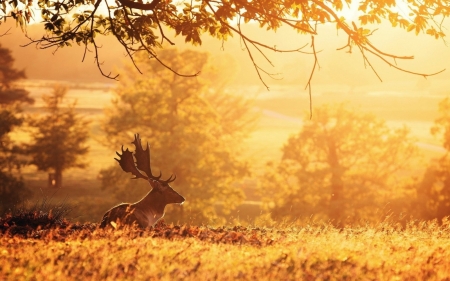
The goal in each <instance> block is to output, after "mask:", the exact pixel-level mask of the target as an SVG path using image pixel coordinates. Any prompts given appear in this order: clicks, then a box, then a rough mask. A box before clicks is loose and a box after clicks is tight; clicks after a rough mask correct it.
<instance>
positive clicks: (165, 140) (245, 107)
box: [101, 50, 255, 221]
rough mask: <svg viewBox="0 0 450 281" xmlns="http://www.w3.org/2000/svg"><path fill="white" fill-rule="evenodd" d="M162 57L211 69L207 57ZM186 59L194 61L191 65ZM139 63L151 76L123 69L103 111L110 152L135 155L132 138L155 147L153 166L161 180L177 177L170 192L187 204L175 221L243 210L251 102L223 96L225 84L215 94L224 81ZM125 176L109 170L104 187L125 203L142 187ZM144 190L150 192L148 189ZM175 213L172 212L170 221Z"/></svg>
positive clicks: (191, 53)
mask: <svg viewBox="0 0 450 281" xmlns="http://www.w3.org/2000/svg"><path fill="white" fill-rule="evenodd" d="M159 57H160V58H161V59H165V60H168V61H170V62H171V63H173V64H178V65H182V66H183V69H186V70H192V69H202V70H205V69H207V68H208V67H209V66H208V56H207V54H205V53H200V52H194V51H183V52H178V51H176V50H164V51H163V52H161V54H160V55H159ZM187 57H189V58H191V59H192V60H189V61H186V59H185V58H187ZM139 62H142V63H143V65H142V68H143V69H151V70H152V71H151V72H146V73H148V75H136V74H137V72H136V70H135V69H134V68H133V67H132V66H131V65H130V66H129V67H128V69H126V70H125V71H124V76H125V77H124V79H121V80H120V82H119V84H118V86H117V88H116V89H115V99H114V100H113V104H112V107H110V108H108V109H107V110H106V113H105V114H106V116H107V119H106V120H105V122H104V125H103V130H104V131H105V133H106V136H107V137H106V140H105V141H106V142H107V144H108V146H109V147H110V148H111V149H114V150H118V149H119V148H120V147H121V146H122V145H124V146H125V148H126V147H129V148H130V149H131V150H133V149H134V147H132V146H131V144H129V143H130V140H132V139H133V134H134V133H139V134H140V135H141V139H142V141H143V143H144V144H145V142H148V143H149V144H150V148H151V153H152V160H151V161H152V165H153V167H152V168H153V169H156V171H158V169H160V170H161V171H162V173H163V179H165V178H168V177H169V175H170V174H169V173H174V174H176V176H177V180H176V181H175V182H174V183H172V186H173V187H174V189H175V190H176V191H177V192H179V193H180V194H181V195H182V196H184V197H185V198H186V203H185V204H184V206H183V209H177V210H179V213H178V215H175V218H177V219H181V218H182V217H183V219H184V220H188V221H190V220H193V221H205V218H208V219H210V220H211V219H214V218H215V217H216V215H215V207H214V205H215V204H216V203H218V202H221V203H222V202H223V203H224V205H225V206H227V207H226V208H225V209H226V210H229V209H231V208H233V207H235V206H237V205H238V204H239V202H240V201H241V199H242V197H243V194H242V191H241V190H240V189H239V186H238V185H237V183H238V182H239V180H240V179H241V178H242V177H243V176H245V175H247V174H248V168H247V164H246V163H245V162H243V161H242V159H241V158H240V153H241V147H242V146H241V143H242V140H243V139H244V138H245V136H246V134H247V133H248V132H249V130H250V128H251V127H252V125H253V123H254V122H253V121H254V120H255V118H254V115H253V114H252V113H251V111H250V110H251V106H250V105H251V104H250V102H249V101H247V100H245V99H243V98H241V97H238V96H237V95H232V94H229V93H226V92H223V91H221V90H220V89H221V87H222V86H220V89H217V85H221V83H219V82H218V81H215V80H213V77H208V76H205V77H204V79H200V78H188V79H185V78H182V77H179V76H178V75H176V74H174V73H172V72H170V71H168V70H167V69H165V68H164V67H162V66H161V65H159V64H158V62H157V61H155V60H150V61H148V60H145V59H144V58H143V57H140V60H139ZM205 72H206V71H205ZM127 144H128V145H127ZM119 170H120V168H119V167H118V165H117V164H116V165H115V166H114V167H113V168H111V170H108V171H103V172H102V173H101V175H102V179H103V184H102V186H103V188H104V189H108V190H110V191H111V192H116V196H117V197H118V199H119V200H124V199H128V198H125V197H122V196H125V194H126V193H128V194H132V193H133V190H134V185H135V184H137V183H136V182H135V181H133V182H131V181H130V180H129V178H130V177H131V176H130V175H129V174H128V175H127V174H125V173H124V172H120V171H119ZM155 173H157V172H155ZM141 181H142V180H141ZM139 185H141V186H147V190H148V183H145V182H144V183H139ZM144 189H145V187H144ZM114 190H124V191H114ZM140 194H141V195H140V196H143V195H144V194H143V193H140ZM137 199H139V198H138V197H134V200H135V201H136V200H137ZM173 208H177V207H173ZM178 208H179V207H178ZM171 214H174V211H173V210H172V211H167V214H166V216H167V215H171ZM172 218H173V217H172Z"/></svg>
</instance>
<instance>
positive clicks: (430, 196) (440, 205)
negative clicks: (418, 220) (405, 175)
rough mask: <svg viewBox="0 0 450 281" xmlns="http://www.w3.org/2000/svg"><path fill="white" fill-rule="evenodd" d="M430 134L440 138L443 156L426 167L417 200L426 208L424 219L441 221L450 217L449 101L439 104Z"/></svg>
mask: <svg viewBox="0 0 450 281" xmlns="http://www.w3.org/2000/svg"><path fill="white" fill-rule="evenodd" d="M431 133H432V134H433V135H435V136H440V137H441V138H442V139H441V141H442V145H443V147H444V148H445V149H446V150H447V151H446V153H445V155H444V156H442V157H441V158H439V159H437V160H435V161H433V162H432V163H430V165H429V166H428V168H427V170H426V172H425V174H424V177H423V179H422V182H421V184H420V186H419V194H420V196H419V199H420V202H421V203H422V204H425V205H426V206H427V212H426V213H425V214H423V216H424V218H427V219H428V218H438V219H442V218H444V217H446V216H448V215H450V172H449V171H450V158H449V157H450V155H449V151H450V99H449V98H448V97H447V98H445V99H444V100H442V101H441V102H440V103H439V117H438V118H437V119H436V120H435V122H434V126H433V127H432V128H431Z"/></svg>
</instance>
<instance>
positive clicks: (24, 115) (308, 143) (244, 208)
mask: <svg viewBox="0 0 450 281" xmlns="http://www.w3.org/2000/svg"><path fill="white" fill-rule="evenodd" d="M159 57H160V58H163V59H164V61H169V62H170V65H177V66H178V68H177V70H178V71H179V72H180V73H196V72H198V71H200V72H201V73H202V75H200V76H198V77H194V78H185V77H180V76H179V75H177V74H175V73H173V72H170V71H169V70H168V69H167V68H164V67H162V66H161V65H160V64H158V63H157V62H156V61H154V60H151V59H150V60H149V59H148V58H147V57H145V56H141V57H138V59H137V60H136V63H137V65H138V67H139V69H140V70H141V71H142V72H143V73H145V74H144V75H141V74H139V73H138V71H137V70H136V68H135V67H134V66H133V65H128V66H126V67H125V68H124V69H123V70H122V71H121V75H120V81H119V82H117V84H115V86H114V88H113V99H112V102H111V104H110V105H109V106H107V107H106V108H105V109H104V114H103V115H102V117H101V118H100V119H99V118H93V117H92V116H87V115H83V114H81V113H80V112H77V110H76V108H77V103H76V101H75V100H70V99H68V98H67V95H66V93H67V91H68V89H67V88H66V87H64V86H61V85H59V86H58V85H55V86H54V87H53V89H52V90H51V91H50V92H48V93H46V94H44V95H43V96H42V102H41V104H42V108H41V109H40V110H34V111H32V110H30V107H29V104H31V103H33V102H34V100H33V99H32V98H31V97H30V94H29V93H28V92H27V91H26V90H25V89H23V88H21V87H20V84H19V83H18V82H19V81H21V80H23V79H25V73H24V72H23V71H18V70H16V69H14V67H13V62H14V60H13V58H12V57H11V55H10V52H9V51H8V50H7V49H5V48H1V47H0V62H1V63H0V140H1V143H0V144H1V146H0V213H1V214H4V213H5V212H8V211H10V210H12V209H14V208H17V206H20V205H21V204H26V202H31V203H33V202H34V201H35V200H38V199H40V198H42V197H43V196H46V195H51V196H53V197H54V199H55V200H60V199H63V198H66V199H67V200H68V202H69V204H71V205H72V206H73V211H72V215H73V216H75V217H76V219H78V220H81V221H98V220H99V218H100V217H101V215H102V214H103V213H104V212H105V211H106V210H107V209H109V208H110V207H111V206H113V205H115V204H117V203H119V202H125V201H137V200H139V199H140V198H141V197H142V196H143V195H144V194H145V193H146V192H147V191H148V189H149V185H148V184H147V183H146V182H145V181H132V180H130V177H131V176H130V174H126V173H124V172H123V171H122V170H121V169H120V167H119V166H118V165H117V163H116V162H115V161H114V160H113V157H114V151H117V150H120V147H121V146H122V145H124V146H125V147H127V146H128V147H129V148H130V149H132V148H133V146H132V145H131V143H130V142H131V140H132V139H133V135H134V133H140V135H141V138H142V140H143V142H144V143H145V142H148V143H149V144H150V146H151V153H152V165H153V166H154V167H152V168H153V169H155V170H156V171H158V170H161V172H162V173H163V175H166V176H168V175H170V174H171V173H174V174H176V175H177V180H176V181H175V182H174V184H173V187H174V188H175V189H176V190H177V191H178V192H180V193H181V194H182V195H183V196H184V197H185V198H186V199H187V201H186V203H185V204H184V205H183V206H182V207H180V206H171V207H170V208H169V209H168V210H167V214H166V217H165V219H166V221H174V222H177V221H181V222H188V223H207V224H223V223H226V222H227V221H228V222H229V223H264V224H270V223H273V222H278V221H281V220H293V221H295V220H310V219H311V218H314V219H315V220H324V221H331V222H332V223H335V224H347V223H350V224H351V223H367V222H377V221H382V220H384V219H386V217H392V216H394V217H395V218H396V219H397V220H407V219H408V220H409V219H410V218H411V217H412V218H414V219H427V220H428V219H434V218H437V219H442V218H443V217H445V216H448V215H450V205H449V204H450V201H449V199H450V198H449V196H450V186H448V185H449V175H450V173H449V169H448V167H449V159H448V150H449V149H450V101H449V100H448V99H444V100H443V101H442V102H441V103H440V105H439V108H436V110H437V111H438V112H439V118H438V119H436V121H435V123H434V126H433V127H432V128H430V130H431V132H432V134H433V135H435V136H436V137H439V138H440V140H441V144H442V146H443V147H444V148H445V149H446V151H447V152H446V153H445V154H444V155H443V156H441V157H440V158H438V159H434V160H432V161H430V162H429V163H428V160H423V159H422V158H420V152H419V149H418V147H417V144H416V140H415V139H414V138H413V137H412V136H411V134H410V132H409V129H408V128H407V127H401V128H397V129H392V128H391V127H390V126H388V125H387V124H386V122H385V121H383V120H380V119H379V118H377V117H375V116H374V115H371V114H368V113H364V112H361V111H359V110H358V109H355V108H353V106H352V105H351V104H349V103H336V104H325V105H320V106H315V107H314V111H313V118H311V119H310V117H309V115H310V113H309V112H307V113H306V114H305V116H304V118H303V121H302V122H301V129H300V130H299V131H298V132H297V133H295V134H293V135H291V136H290V137H289V138H288V139H286V141H285V142H284V145H283V147H282V148H281V150H282V154H281V158H280V159H272V160H271V161H268V162H267V161H266V159H263V158H261V159H257V158H256V160H255V157H252V158H250V157H248V153H247V150H248V149H249V148H248V146H247V145H248V143H247V142H246V140H247V139H248V137H249V136H250V135H251V134H252V132H254V131H255V130H258V118H259V117H260V116H259V115H260V112H259V111H258V110H257V109H255V106H254V99H251V98H248V97H251V96H252V93H242V92H235V91H231V90H230V89H231V88H230V87H229V84H228V82H229V80H228V79H229V76H228V75H226V76H224V75H221V74H223V73H221V72H222V69H223V65H221V63H220V61H217V60H216V61H214V62H213V61H212V58H210V57H209V56H208V54H206V53H201V52H196V51H191V50H185V51H178V50H176V49H168V50H164V51H162V52H161V53H160V55H159ZM186 58H189V60H186ZM227 73H230V72H227ZM259 141H260V142H261V143H264V142H265V141H266V140H264V139H261V140H259ZM93 146H101V147H104V148H106V151H110V152H111V153H109V154H107V155H105V154H106V153H103V155H97V153H98V151H97V150H95V149H94V151H93V149H92V147H93ZM100 158H107V159H109V160H110V161H109V162H108V163H110V167H103V168H101V169H98V165H96V162H98V161H99V159H100ZM261 162H264V163H265V162H267V163H266V164H264V165H262V164H261ZM255 167H258V168H255ZM261 167H262V168H261ZM72 168H78V169H79V170H78V172H77V173H78V174H89V175H91V174H94V175H95V176H94V177H92V178H95V179H92V180H90V181H85V180H79V181H77V182H75V184H71V185H70V187H69V185H67V184H65V181H64V180H63V175H67V174H68V173H69V171H70V173H72V171H73V170H72ZM80 169H81V170H80ZM95 169H98V170H95ZM24 170H26V171H27V172H26V173H24ZM36 171H42V172H45V173H41V174H40V175H41V176H40V177H37V178H36V177H31V174H33V173H35V172H36ZM48 174H51V176H50V177H49V178H47V176H48ZM42 175H44V176H42ZM27 177H28V178H27ZM55 190H58V191H57V192H56V193H54V191H55ZM0 216H1V215H0Z"/></svg>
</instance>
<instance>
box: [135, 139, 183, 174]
mask: <svg viewBox="0 0 450 281" xmlns="http://www.w3.org/2000/svg"><path fill="white" fill-rule="evenodd" d="M132 144H134V146H135V147H136V151H135V153H134V157H135V158H136V167H137V168H138V169H139V170H141V171H144V172H145V173H146V174H147V177H148V178H150V179H152V180H156V181H158V182H160V183H170V182H173V181H174V180H175V179H176V178H177V176H174V175H171V176H170V177H169V178H168V179H167V180H164V181H163V180H161V179H160V178H161V176H162V173H161V171H160V172H159V176H154V175H153V174H152V168H151V162H150V147H149V145H148V143H147V149H145V150H144V149H143V148H142V144H141V139H140V138H139V134H135V135H134V141H133V142H132Z"/></svg>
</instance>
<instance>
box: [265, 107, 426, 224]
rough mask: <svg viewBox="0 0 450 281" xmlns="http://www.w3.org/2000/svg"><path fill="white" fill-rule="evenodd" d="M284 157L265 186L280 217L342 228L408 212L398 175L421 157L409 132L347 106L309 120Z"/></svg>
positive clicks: (268, 175)
mask: <svg viewBox="0 0 450 281" xmlns="http://www.w3.org/2000/svg"><path fill="white" fill-rule="evenodd" d="M282 151H283V156H282V159H281V161H280V163H279V164H274V163H269V164H268V167H267V172H266V174H265V177H264V180H263V182H262V185H261V190H262V192H263V194H265V203H266V206H267V207H268V208H269V209H270V210H271V212H272V215H273V216H274V217H290V218H294V219H298V218H301V217H309V216H311V215H315V216H317V217H319V218H323V219H333V221H334V223H337V224H339V223H342V222H344V221H345V222H354V221H358V220H360V219H365V220H374V219H378V217H379V216H383V215H385V214H386V213H388V211H389V210H390V209H393V210H396V211H398V212H401V211H403V210H402V208H401V207H402V205H405V202H403V201H404V199H405V197H406V196H407V195H408V191H407V190H405V189H404V188H402V186H401V185H400V184H398V183H397V182H396V181H394V179H395V174H396V173H398V172H404V171H405V169H406V167H407V165H408V163H409V162H410V161H411V159H412V157H413V156H414V155H415V154H416V152H417V149H416V146H415V145H414V142H413V139H412V138H411V137H409V131H408V129H407V128H406V127H403V128H399V129H395V130H391V129H389V128H388V127H387V125H386V124H385V122H384V121H382V120H378V119H376V118H375V117H374V116H372V115H370V114H362V113H359V112H357V111H355V110H352V109H351V108H350V107H349V106H348V105H346V104H338V105H334V106H330V105H324V106H322V107H318V108H316V110H315V112H314V118H313V119H311V120H308V118H307V117H306V116H305V121H304V125H303V128H302V129H301V130H300V132H299V133H298V134H295V135H293V136H291V137H290V138H289V139H288V141H287V143H286V144H285V145H284V147H283V149H282ZM410 196H411V195H410ZM386 207H387V208H388V209H387V210H386V209H385V208H386ZM403 207H404V206H403ZM377 212H379V213H378V215H377V214H376V213H377Z"/></svg>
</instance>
